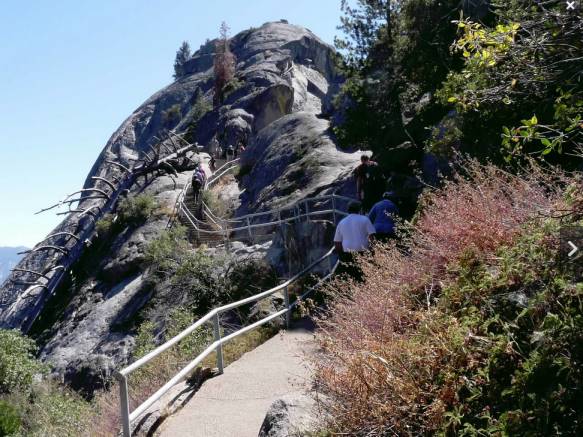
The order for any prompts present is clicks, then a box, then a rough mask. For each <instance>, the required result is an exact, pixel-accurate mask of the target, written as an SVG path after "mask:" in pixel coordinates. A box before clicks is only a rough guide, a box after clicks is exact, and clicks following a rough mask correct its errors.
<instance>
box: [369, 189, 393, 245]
mask: <svg viewBox="0 0 583 437" xmlns="http://www.w3.org/2000/svg"><path fill="white" fill-rule="evenodd" d="M392 197H393V193H392V192H391V191H387V192H385V193H384V194H383V199H382V200H381V201H379V202H377V203H375V205H374V206H373V207H372V209H371V210H370V212H369V214H368V218H369V219H370V221H371V222H372V224H373V225H374V228H375V231H376V234H375V239H376V240H377V241H381V242H387V241H389V240H390V239H391V238H394V237H395V217H396V216H397V214H399V210H398V208H397V205H395V204H394V203H393V202H392V201H391V198H392Z"/></svg>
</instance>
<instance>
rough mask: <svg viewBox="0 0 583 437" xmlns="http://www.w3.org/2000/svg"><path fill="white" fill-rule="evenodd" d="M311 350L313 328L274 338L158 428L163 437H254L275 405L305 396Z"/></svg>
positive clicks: (209, 383)
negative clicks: (283, 399)
mask: <svg viewBox="0 0 583 437" xmlns="http://www.w3.org/2000/svg"><path fill="white" fill-rule="evenodd" d="M313 350H314V342H313V328H312V326H309V325H307V324H306V323H304V324H303V325H298V326H295V327H294V328H292V329H291V330H289V331H285V332H283V333H281V334H277V335H276V336H275V337H273V338H272V339H270V340H268V341H267V342H265V343H264V344H262V345H261V346H259V347H258V348H256V349H255V350H253V351H251V352H248V353H246V354H245V355H244V356H243V357H241V358H240V359H239V360H238V361H236V362H234V363H232V364H231V365H230V366H228V367H226V368H225V372H224V373H223V374H222V375H219V376H217V377H215V378H212V379H210V380H208V381H206V382H205V383H204V384H203V386H202V387H201V388H200V390H199V391H198V392H197V393H196V394H195V395H194V396H193V397H192V399H191V400H190V401H189V402H188V404H186V406H185V407H184V408H183V409H182V410H180V411H179V412H178V413H176V415H174V416H172V417H170V418H168V419H167V420H166V421H165V423H164V424H163V425H162V427H161V431H160V434H159V435H161V436H164V437H180V436H189V437H199V436H200V437H214V436H217V437H219V436H220V437H257V435H258V433H259V429H260V428H261V424H262V423H263V419H264V417H265V413H266V412H267V410H268V409H269V407H270V405H271V404H272V403H273V402H274V401H275V400H277V399H279V398H281V397H282V396H284V395H288V394H292V395H293V394H297V393H304V392H305V383H306V382H307V380H308V378H309V369H308V367H307V364H306V362H305V359H304V356H305V354H307V353H312V352H313Z"/></svg>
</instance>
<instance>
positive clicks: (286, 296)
mask: <svg viewBox="0 0 583 437" xmlns="http://www.w3.org/2000/svg"><path fill="white" fill-rule="evenodd" d="M283 302H284V305H285V307H286V308H287V313H285V327H286V329H289V326H290V324H291V307H290V306H289V287H288V286H287V285H286V286H285V287H284V288H283Z"/></svg>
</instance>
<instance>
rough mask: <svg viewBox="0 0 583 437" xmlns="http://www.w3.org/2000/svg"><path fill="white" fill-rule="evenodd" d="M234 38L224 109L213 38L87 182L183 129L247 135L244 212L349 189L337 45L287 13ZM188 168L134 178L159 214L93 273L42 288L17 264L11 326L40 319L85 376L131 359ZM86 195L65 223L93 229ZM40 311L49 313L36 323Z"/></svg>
mask: <svg viewBox="0 0 583 437" xmlns="http://www.w3.org/2000/svg"><path fill="white" fill-rule="evenodd" d="M230 44H231V50H232V51H233V53H234V54H235V56H236V57H237V72H236V79H237V80H236V81H234V82H233V83H232V84H231V85H230V90H229V92H228V94H227V96H226V99H225V101H224V104H222V105H221V106H219V107H215V108H213V107H212V103H211V102H212V97H213V95H212V92H213V91H212V89H213V80H214V79H213V71H212V64H213V56H214V44H213V42H210V43H207V44H205V45H204V46H202V47H201V49H200V50H199V51H198V52H196V53H195V54H194V55H193V57H192V59H191V60H190V61H188V63H187V64H186V66H185V70H186V73H187V74H186V75H185V76H184V77H182V78H180V79H179V80H177V81H175V82H174V83H172V84H171V85H169V86H168V87H166V88H164V89H162V90H160V91H159V92H157V93H156V94H154V95H153V96H152V97H151V98H149V99H148V100H147V101H146V102H144V103H143V104H142V105H141V106H140V107H139V108H138V109H137V110H136V111H134V113H133V114H132V115H130V116H129V117H128V118H127V119H126V120H125V121H124V122H123V123H122V125H121V126H120V127H119V129H118V130H117V131H116V132H115V133H114V134H113V135H112V137H111V138H110V140H109V141H108V143H107V145H106V146H105V148H104V149H103V151H102V152H101V154H100V156H99V157H98V158H97V160H96V162H95V164H94V166H93V168H92V169H91V171H90V173H89V175H88V177H87V179H86V181H85V184H84V187H85V188H95V187H97V188H99V189H101V190H104V191H108V189H109V188H110V187H108V186H107V184H106V183H105V182H103V179H107V180H109V181H112V180H114V181H121V180H123V178H124V175H125V173H126V170H124V169H123V167H126V168H128V169H132V168H136V166H138V165H140V163H141V162H143V159H144V158H146V156H147V155H148V154H149V153H150V152H151V148H152V146H154V145H156V144H157V143H158V142H159V141H160V140H161V139H164V138H167V136H168V133H169V132H173V133H176V134H180V135H182V136H183V138H186V139H187V140H188V141H197V142H198V143H199V144H201V145H202V146H204V147H206V148H207V149H208V148H209V147H210V146H211V144H212V140H213V139H214V138H216V139H217V141H218V142H219V143H220V144H221V145H222V146H223V147H226V146H228V145H229V144H235V143H236V142H237V141H243V142H244V143H245V144H247V146H248V147H247V150H246V152H245V154H244V157H243V158H244V159H243V166H244V168H245V171H247V172H248V175H247V176H246V177H245V178H244V179H243V181H242V186H241V188H242V190H243V191H244V194H243V195H242V197H241V199H240V200H241V206H240V209H239V214H241V213H244V212H247V211H255V210H260V209H267V208H270V207H272V206H280V205H286V204H289V203H291V202H294V201H296V200H299V199H301V198H303V197H306V196H310V195H314V194H317V193H319V192H321V191H326V190H328V191H329V190H332V189H336V190H339V192H341V193H344V194H345V193H348V192H349V191H350V184H346V183H345V182H346V178H347V176H348V175H349V173H350V171H351V170H352V169H353V168H354V167H355V166H356V165H357V163H358V159H359V155H358V154H356V153H344V152H342V151H340V150H338V149H337V147H336V145H335V143H334V139H333V138H332V137H331V136H330V133H329V131H328V128H329V123H328V121H327V120H326V117H327V116H328V115H329V114H330V111H331V99H332V97H333V96H334V94H335V92H336V91H337V90H338V87H339V84H340V82H341V78H340V77H339V76H338V74H337V73H336V71H335V69H334V57H335V53H334V50H333V49H332V48H331V47H330V46H328V45H327V44H325V43H324V42H323V41H321V40H320V39H319V38H318V37H317V36H315V35H314V34H313V33H312V32H310V31H309V30H307V29H305V28H302V27H299V26H294V25H290V24H287V23H285V22H276V23H266V24H264V25H262V26H261V27H259V28H257V29H249V30H247V31H244V32H241V33H239V34H238V35H236V36H235V37H233V38H232V39H231V41H230ZM170 152H171V150H169V151H168V153H170ZM122 166H123V167H122ZM162 173H163V172H162ZM188 176H189V171H185V172H184V173H179V174H178V175H164V174H161V175H158V176H156V175H154V176H153V177H151V178H150V179H146V180H144V179H143V178H142V179H138V181H137V182H136V183H134V184H132V185H131V186H129V187H127V191H126V192H123V193H122V195H123V196H133V195H136V194H138V193H149V194H151V195H153V196H155V198H156V199H157V201H158V203H159V205H160V208H159V213H157V214H155V215H154V216H153V217H151V218H150V219H148V221H147V222H146V223H145V224H142V225H141V226H139V227H137V228H132V229H127V230H126V231H124V232H122V233H121V234H120V235H118V236H117V237H116V238H115V240H114V241H112V242H111V244H110V245H109V246H108V247H107V248H106V249H107V250H106V251H105V252H103V251H102V252H99V258H97V259H89V260H87V259H84V258H83V257H82V259H81V261H79V262H83V263H89V264H90V265H91V266H92V269H93V270H91V269H89V270H91V271H88V272H87V274H86V275H85V277H80V276H79V274H77V276H74V275H73V273H72V272H73V271H75V272H77V271H78V270H79V269H78V268H77V270H75V269H72V270H71V272H66V273H65V279H64V280H63V282H62V283H61V286H60V287H59V288H58V289H57V290H56V292H55V294H54V295H53V296H52V297H49V296H48V295H47V294H48V292H47V289H45V288H43V287H31V286H30V285H27V282H30V281H32V280H36V279H38V278H37V277H34V276H28V277H26V276H24V277H23V276H22V275H20V276H18V277H16V276H14V275H13V277H12V278H11V279H13V280H15V281H16V282H19V283H15V282H10V281H7V282H6V283H5V284H4V285H3V287H2V289H0V303H1V305H0V327H16V328H22V329H24V328H25V327H26V329H27V330H28V328H30V332H31V334H33V335H35V336H37V337H38V338H39V339H40V341H41V343H42V345H43V347H42V351H41V356H42V357H43V358H44V359H46V360H47V361H48V362H50V363H52V365H53V366H54V368H55V371H56V372H57V373H59V374H62V375H65V377H66V379H67V380H69V381H72V382H74V383H76V385H79V386H84V385H85V386H87V385H89V386H92V385H94V384H98V381H96V379H101V378H102V377H107V376H108V374H109V372H110V370H111V369H113V368H116V367H119V366H120V365H122V364H123V363H124V362H125V361H126V360H127V359H128V357H129V355H130V353H131V350H132V346H133V336H132V333H131V332H129V331H128V330H127V328H126V327H125V325H124V323H125V322H126V321H127V320H130V319H131V318H132V317H133V316H134V315H135V314H136V312H137V311H139V309H140V308H141V307H142V306H143V305H144V304H145V303H146V302H148V300H149V299H150V297H151V294H152V289H151V287H150V286H149V285H148V284H147V283H146V282H144V280H143V274H144V266H143V259H144V250H145V247H146V246H147V244H148V242H149V241H151V240H152V239H154V238H156V237H157V236H158V235H160V233H161V232H162V231H163V230H164V229H165V228H166V224H167V223H168V220H169V217H168V214H170V213H171V211H172V208H173V205H174V202H175V200H176V197H177V195H178V193H179V192H180V189H181V188H182V187H183V186H184V184H185V183H187V181H188ZM101 178H103V179H101ZM82 195H83V196H84V200H83V201H82V202H81V204H80V205H79V209H85V210H87V209H90V210H92V211H93V212H92V213H91V214H84V215H81V214H78V213H72V214H70V215H69V216H68V217H67V218H66V219H65V220H64V221H63V223H62V224H61V225H60V226H59V227H58V228H57V229H56V231H59V232H64V231H66V232H71V233H75V232H76V231H77V230H79V229H87V223H88V222H89V221H90V220H93V221H95V219H96V218H99V217H100V214H101V212H102V210H103V209H106V208H105V207H106V206H107V204H106V201H105V200H103V199H93V198H91V196H90V195H89V194H87V193H83V194H82ZM113 208H114V210H115V205H114V206H113ZM89 235H90V236H91V233H89ZM49 243H50V245H55V246H59V247H65V248H66V249H67V248H70V247H73V245H74V244H75V243H76V241H75V239H73V238H71V237H70V236H67V235H59V236H55V237H52V239H51V240H50V242H49ZM49 243H47V242H45V243H42V244H43V245H46V244H49ZM102 250H103V248H102ZM91 253H93V256H94V255H95V252H90V253H89V254H91ZM66 256H67V254H66V253H62V251H59V250H56V249H50V248H48V249H46V250H42V251H38V252H34V253H32V254H30V255H28V256H27V257H26V258H25V259H24V260H23V261H22V262H21V263H20V266H21V267H23V268H27V269H30V270H34V271H40V272H44V273H45V274H46V276H47V277H51V276H52V275H53V274H55V272H54V271H52V270H50V269H51V268H52V266H58V265H60V264H62V263H63V262H64V261H63V260H64V259H65V258H66ZM84 256H85V255H84ZM87 257H89V255H87V256H85V258H87ZM79 262H77V264H79ZM83 265H85V264H83ZM35 311H36V312H38V313H39V317H38V318H34V320H35V321H34V323H32V320H31V318H33V316H34V315H35V314H36V312H35Z"/></svg>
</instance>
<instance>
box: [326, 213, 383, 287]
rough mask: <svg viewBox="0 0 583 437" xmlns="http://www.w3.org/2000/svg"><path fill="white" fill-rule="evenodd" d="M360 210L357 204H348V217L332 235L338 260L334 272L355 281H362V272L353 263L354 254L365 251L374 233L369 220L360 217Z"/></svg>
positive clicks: (363, 216)
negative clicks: (345, 275)
mask: <svg viewBox="0 0 583 437" xmlns="http://www.w3.org/2000/svg"><path fill="white" fill-rule="evenodd" d="M360 210H361V205H360V203H359V202H352V203H350V205H348V216H346V217H344V218H343V219H342V220H340V223H338V226H337V227H336V234H335V235H334V247H335V249H336V252H337V253H338V258H339V260H340V265H339V266H338V269H337V271H336V272H337V273H338V274H342V273H345V274H347V275H349V276H351V277H353V278H354V279H355V280H357V281H361V280H362V271H361V270H360V268H359V267H358V266H357V265H356V263H355V260H354V254H355V253H359V252H365V251H367V250H368V249H369V248H370V242H371V240H372V239H373V238H374V234H375V232H376V230H375V228H374V226H373V224H372V223H371V221H370V220H369V218H368V217H367V216H365V215H361V214H360Z"/></svg>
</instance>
